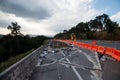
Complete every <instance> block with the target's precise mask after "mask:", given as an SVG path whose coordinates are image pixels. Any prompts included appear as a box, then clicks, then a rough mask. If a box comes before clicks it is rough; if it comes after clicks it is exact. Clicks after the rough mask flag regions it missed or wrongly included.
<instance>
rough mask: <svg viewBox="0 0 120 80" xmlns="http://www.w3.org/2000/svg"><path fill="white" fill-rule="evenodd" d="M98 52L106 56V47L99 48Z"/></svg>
mask: <svg viewBox="0 0 120 80" xmlns="http://www.w3.org/2000/svg"><path fill="white" fill-rule="evenodd" d="M97 52H99V53H102V54H104V53H105V47H103V46H98V50H97Z"/></svg>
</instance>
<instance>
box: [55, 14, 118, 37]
mask: <svg viewBox="0 0 120 80" xmlns="http://www.w3.org/2000/svg"><path fill="white" fill-rule="evenodd" d="M115 29H120V28H119V24H118V23H117V22H114V21H112V20H111V19H110V18H109V16H108V15H107V14H102V15H99V16H96V17H95V19H93V20H90V21H88V22H80V23H78V24H77V25H76V26H74V27H72V28H71V29H69V30H64V31H63V32H61V33H58V34H56V35H55V36H54V37H55V38H57V39H70V34H72V33H74V34H76V36H77V38H79V39H95V36H94V34H95V33H96V32H103V31H106V32H107V33H108V34H109V33H113V32H114V30H115Z"/></svg>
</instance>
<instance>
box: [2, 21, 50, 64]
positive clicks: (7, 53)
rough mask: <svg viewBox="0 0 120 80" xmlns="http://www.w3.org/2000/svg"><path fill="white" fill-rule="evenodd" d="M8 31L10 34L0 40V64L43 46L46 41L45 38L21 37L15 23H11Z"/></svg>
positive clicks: (18, 27)
mask: <svg viewBox="0 0 120 80" xmlns="http://www.w3.org/2000/svg"><path fill="white" fill-rule="evenodd" d="M8 29H10V30H11V33H10V34H8V35H4V36H3V37H1V38H0V63H1V62H3V61H6V60H8V59H9V58H10V57H15V56H17V55H19V54H21V53H24V52H26V51H28V50H31V49H32V48H35V49H36V48H38V47H40V46H41V45H42V44H43V42H44V40H46V39H48V38H47V37H45V36H37V37H29V36H28V35H26V36H24V35H22V33H20V29H21V27H20V26H19V25H18V24H17V22H12V23H11V25H9V26H8Z"/></svg>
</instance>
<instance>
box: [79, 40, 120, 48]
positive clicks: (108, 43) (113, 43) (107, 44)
mask: <svg viewBox="0 0 120 80" xmlns="http://www.w3.org/2000/svg"><path fill="white" fill-rule="evenodd" d="M78 41H79V42H83V43H88V44H91V43H92V42H93V40H78ZM96 42H97V45H101V46H105V47H113V48H116V49H119V50H120V41H106V40H96Z"/></svg>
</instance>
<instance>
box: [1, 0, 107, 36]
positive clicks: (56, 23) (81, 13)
mask: <svg viewBox="0 0 120 80" xmlns="http://www.w3.org/2000/svg"><path fill="white" fill-rule="evenodd" d="M5 1H6V2H2V3H1V2H0V16H1V15H2V18H0V27H1V25H2V24H4V26H7V24H8V25H9V24H10V23H11V21H17V22H18V24H19V25H21V27H22V32H24V33H28V34H42V35H55V34H56V33H58V32H61V31H63V30H64V29H67V30H68V29H70V28H71V27H73V26H75V25H76V24H77V23H79V22H83V21H84V22H86V21H89V20H90V19H93V18H94V17H95V16H96V15H99V14H102V13H104V12H105V10H101V11H99V10H96V9H94V8H93V7H92V6H91V5H92V1H93V0H17V1H15V0H5ZM1 4H2V5H1ZM13 7H16V8H13ZM30 12H31V13H30Z"/></svg>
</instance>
